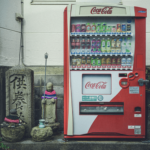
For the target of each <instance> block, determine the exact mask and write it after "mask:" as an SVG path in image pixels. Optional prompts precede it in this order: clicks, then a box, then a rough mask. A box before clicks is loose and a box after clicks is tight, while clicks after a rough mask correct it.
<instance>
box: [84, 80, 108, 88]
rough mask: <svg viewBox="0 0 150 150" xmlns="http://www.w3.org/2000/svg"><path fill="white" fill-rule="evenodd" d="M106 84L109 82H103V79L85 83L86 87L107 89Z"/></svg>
mask: <svg viewBox="0 0 150 150" xmlns="http://www.w3.org/2000/svg"><path fill="white" fill-rule="evenodd" d="M106 84H107V82H103V81H101V82H98V83H91V82H87V83H86V84H85V88H86V89H105V88H106Z"/></svg>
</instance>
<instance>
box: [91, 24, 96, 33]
mask: <svg viewBox="0 0 150 150" xmlns="http://www.w3.org/2000/svg"><path fill="white" fill-rule="evenodd" d="M91 30H92V32H96V25H95V23H93V24H92V29H91Z"/></svg>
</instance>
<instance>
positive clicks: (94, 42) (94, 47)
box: [92, 38, 96, 52]
mask: <svg viewBox="0 0 150 150" xmlns="http://www.w3.org/2000/svg"><path fill="white" fill-rule="evenodd" d="M92 51H93V52H95V51H96V40H95V38H93V40H92Z"/></svg>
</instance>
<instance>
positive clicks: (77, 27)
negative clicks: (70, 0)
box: [76, 24, 81, 32]
mask: <svg viewBox="0 0 150 150" xmlns="http://www.w3.org/2000/svg"><path fill="white" fill-rule="evenodd" d="M76 32H81V26H80V24H76Z"/></svg>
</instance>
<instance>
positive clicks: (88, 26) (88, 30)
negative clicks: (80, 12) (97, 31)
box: [86, 23, 91, 32]
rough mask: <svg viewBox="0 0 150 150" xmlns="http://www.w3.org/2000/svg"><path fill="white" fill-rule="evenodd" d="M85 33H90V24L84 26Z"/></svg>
mask: <svg viewBox="0 0 150 150" xmlns="http://www.w3.org/2000/svg"><path fill="white" fill-rule="evenodd" d="M86 32H91V26H90V23H87V24H86Z"/></svg>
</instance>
